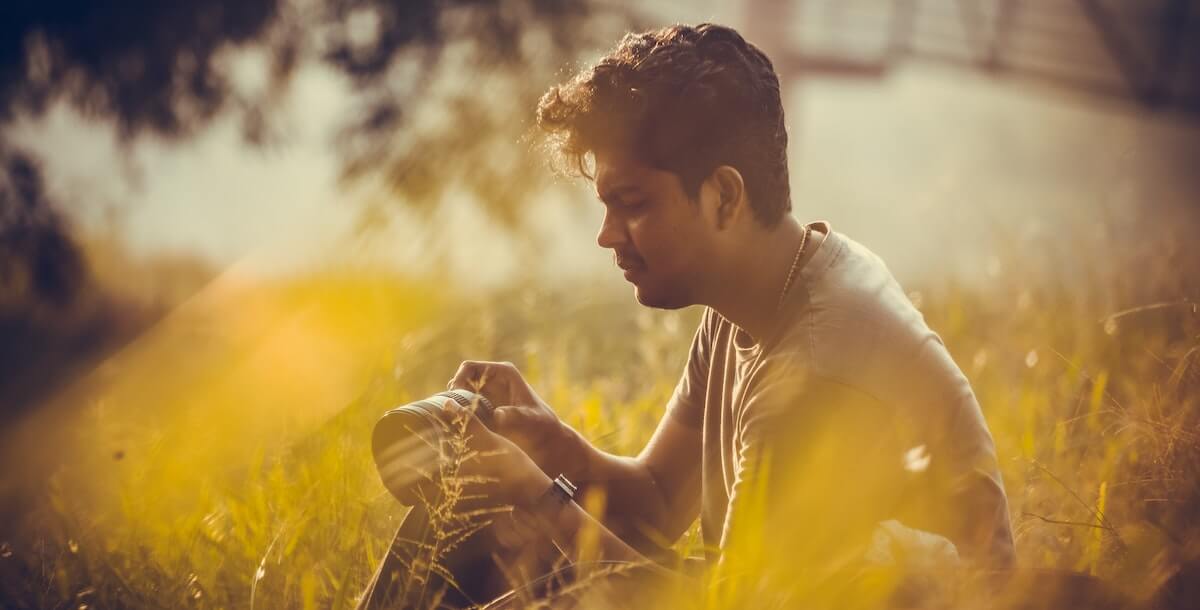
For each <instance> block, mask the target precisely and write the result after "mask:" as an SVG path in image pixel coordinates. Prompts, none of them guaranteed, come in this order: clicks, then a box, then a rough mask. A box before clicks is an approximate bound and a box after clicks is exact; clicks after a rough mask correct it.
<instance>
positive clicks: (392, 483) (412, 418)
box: [371, 389, 492, 505]
mask: <svg viewBox="0 0 1200 610" xmlns="http://www.w3.org/2000/svg"><path fill="white" fill-rule="evenodd" d="M447 399H450V400H453V401H454V402H456V403H458V404H460V405H462V406H463V407H464V408H467V409H472V408H473V409H474V410H475V416H476V417H478V418H479V419H480V420H481V421H482V422H483V423H484V425H486V426H488V427H491V423H492V422H491V415H492V404H491V403H490V402H489V401H488V399H487V398H484V397H483V395H481V394H476V393H475V392H470V391H468V390H457V389H456V390H448V391H445V392H438V393H437V394H434V395H433V396H430V397H428V398H424V399H422V400H418V401H416V402H411V403H408V404H406V405H403V406H400V407H396V408H394V409H391V410H389V411H388V412H387V413H384V414H383V417H382V418H380V419H379V422H378V423H376V424H375V431H374V433H373V434H372V435H371V451H372V453H374V455H375V467H376V468H378V469H379V477H380V478H381V479H382V480H383V485H384V487H387V489H388V491H390V492H391V493H392V495H393V496H395V497H396V499H397V500H400V501H401V502H402V503H404V504H407V505H415V504H417V503H418V502H419V501H420V498H421V490H422V489H425V490H426V491H432V490H434V489H435V488H433V487H431V485H435V484H436V483H437V473H438V470H439V466H440V464H441V463H442V460H443V459H444V458H446V457H448V456H447V452H448V448H447V447H446V444H445V442H444V441H445V440H446V439H445V435H444V432H445V424H444V423H443V421H442V419H441V417H440V416H439V413H440V412H441V410H442V405H443V404H445V402H446V400H447ZM427 497H428V498H430V499H432V496H427Z"/></svg>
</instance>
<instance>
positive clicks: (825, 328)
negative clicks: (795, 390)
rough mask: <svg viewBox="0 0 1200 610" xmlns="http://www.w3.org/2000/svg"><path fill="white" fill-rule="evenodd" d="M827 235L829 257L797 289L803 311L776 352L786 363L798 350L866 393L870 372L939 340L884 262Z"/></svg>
mask: <svg viewBox="0 0 1200 610" xmlns="http://www.w3.org/2000/svg"><path fill="white" fill-rule="evenodd" d="M831 236H832V237H833V239H834V240H835V241H834V245H833V250H832V252H831V256H830V257H829V260H828V262H827V264H826V265H825V267H824V268H823V269H820V270H818V271H819V273H814V274H813V275H812V276H810V277H809V278H807V279H808V281H806V282H805V283H804V284H803V285H802V289H803V290H804V291H805V292H806V294H805V297H806V303H805V306H804V309H803V312H802V314H801V315H799V316H797V318H796V320H795V321H794V323H793V324H791V325H790V326H789V327H788V329H787V330H786V332H785V333H784V337H783V338H782V340H781V342H780V345H779V348H780V352H781V354H783V355H785V357H784V359H785V360H796V359H797V357H798V355H797V354H796V353H795V352H801V353H802V357H803V359H804V360H805V361H806V362H808V363H809V364H810V365H811V366H812V367H813V369H814V372H815V373H817V374H820V375H821V376H822V377H825V378H828V379H831V380H837V381H840V382H842V383H846V384H849V385H853V386H859V387H863V388H864V389H866V387H865V386H869V385H871V383H870V380H869V379H866V378H867V377H869V376H870V374H871V372H872V370H874V369H876V368H878V367H886V366H887V365H888V364H894V363H895V362H896V360H897V359H902V358H905V357H906V355H907V354H911V353H912V352H915V351H916V350H917V349H919V348H920V346H921V345H922V344H924V343H925V342H927V341H931V340H932V341H937V342H939V343H940V339H938V338H937V336H936V334H934V333H933V332H932V330H930V328H929V327H928V326H927V325H926V323H925V319H924V316H922V314H921V312H920V311H918V310H917V309H916V307H914V306H913V304H912V302H911V301H910V300H909V298H908V296H907V294H905V292H904V290H903V288H901V286H900V283H899V282H898V281H897V280H896V278H895V277H894V276H893V275H892V272H891V270H890V269H888V266H887V264H886V263H885V262H884V261H883V259H881V258H880V257H879V256H878V255H877V254H875V253H874V252H873V251H871V250H870V249H869V248H867V247H866V246H864V245H863V244H860V243H858V242H857V241H854V240H853V239H851V238H850V237H847V236H846V235H844V234H841V233H836V232H834V233H832V234H831Z"/></svg>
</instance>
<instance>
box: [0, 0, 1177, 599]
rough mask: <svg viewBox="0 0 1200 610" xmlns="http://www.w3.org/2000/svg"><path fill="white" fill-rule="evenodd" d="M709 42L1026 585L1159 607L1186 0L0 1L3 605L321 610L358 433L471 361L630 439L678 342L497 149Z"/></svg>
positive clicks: (339, 546)
mask: <svg viewBox="0 0 1200 610" xmlns="http://www.w3.org/2000/svg"><path fill="white" fill-rule="evenodd" d="M701 21H715V22H720V23H725V24H728V25H732V26H734V27H736V28H738V29H739V30H740V31H741V32H742V33H743V34H744V35H745V36H746V37H747V38H748V39H749V40H750V41H752V42H754V43H756V44H757V45H759V46H760V47H762V48H763V49H764V50H766V51H767V53H768V55H769V56H770V57H772V59H773V61H774V63H775V66H776V69H777V71H778V72H779V74H780V77H781V80H782V82H783V85H784V89H785V103H786V110H787V113H788V128H789V133H790V136H791V140H790V142H791V144H790V145H791V150H790V151H789V152H790V158H791V164H792V167H791V171H792V189H793V205H794V214H795V215H796V216H797V217H799V218H800V219H801V220H803V221H806V222H807V221H812V220H820V219H824V220H828V221H830V222H831V223H832V225H833V227H834V228H835V229H836V230H838V231H841V232H843V233H845V234H847V235H849V236H850V237H852V238H854V239H856V240H858V241H860V242H862V243H863V244H865V245H867V246H868V247H869V248H871V249H872V250H874V251H875V252H877V253H878V254H879V255H880V256H881V257H882V258H883V259H884V260H885V261H887V263H888V265H889V266H890V267H891V269H892V271H893V272H894V273H895V274H896V276H897V278H898V279H899V280H900V281H901V283H902V284H903V285H904V286H905V287H906V289H908V290H909V291H910V296H911V298H912V299H913V301H914V303H916V304H917V305H918V307H919V308H921V309H922V311H923V312H924V313H925V314H926V316H927V319H928V320H929V321H930V324H931V326H933V328H934V329H935V330H937V331H938V332H939V333H941V334H942V335H943V337H944V338H945V339H946V340H947V344H948V345H949V347H950V348H951V351H952V352H953V353H954V355H955V357H956V359H957V360H958V362H959V365H960V367H962V368H963V369H964V371H965V372H967V374H968V376H969V377H971V379H972V382H973V383H974V384H975V386H976V389H977V393H979V394H980V397H981V402H982V403H983V406H984V409H985V412H986V414H987V416H988V419H989V422H990V423H991V425H992V428H993V431H994V432H995V434H996V436H997V443H998V446H999V448H1000V450H1001V457H1002V460H1006V461H1004V468H1005V476H1006V482H1007V483H1008V485H1009V493H1010V494H1011V495H1012V498H1013V510H1014V514H1013V518H1014V523H1015V524H1016V528H1017V532H1018V550H1019V552H1021V554H1022V557H1023V558H1024V559H1025V560H1026V561H1027V562H1029V563H1032V564H1034V565H1039V566H1046V567H1056V568H1064V569H1074V570H1080V571H1083V572H1087V573H1090V574H1093V575H1097V576H1099V577H1104V578H1106V579H1108V580H1111V581H1113V582H1118V581H1121V582H1135V581H1138V582H1141V583H1142V584H1141V585H1140V586H1142V587H1144V588H1145V590H1140V589H1139V590H1137V591H1134V592H1133V593H1131V594H1133V595H1139V596H1142V597H1145V598H1149V597H1151V596H1153V595H1159V596H1161V595H1165V594H1164V593H1162V591H1167V590H1172V589H1171V587H1172V586H1177V585H1178V583H1179V582H1182V580H1183V579H1182V577H1181V576H1180V575H1181V574H1184V573H1185V571H1184V568H1185V567H1186V566H1188V565H1191V564H1189V563H1188V562H1193V563H1194V561H1195V559H1196V557H1200V548H1197V546H1196V541H1197V537H1196V536H1194V535H1192V533H1191V532H1193V530H1194V527H1195V526H1194V525H1191V526H1187V525H1184V524H1185V523H1186V522H1187V519H1186V517H1187V515H1189V514H1195V513H1194V511H1195V510H1200V494H1198V493H1197V492H1196V489H1195V484H1194V483H1190V482H1189V483H1187V484H1183V483H1178V481H1194V480H1196V479H1197V478H1200V477H1197V476H1196V475H1197V471H1196V470H1195V469H1194V467H1195V465H1196V463H1197V462H1196V461H1195V459H1194V458H1195V457H1196V451H1195V449H1196V446H1197V444H1198V443H1200V441H1198V439H1197V438H1196V436H1195V432H1194V430H1195V428H1194V427H1193V426H1192V424H1194V423H1196V415H1197V407H1196V406H1195V404H1194V403H1195V402H1196V401H1195V394H1196V389H1197V378H1200V365H1194V363H1195V361H1196V360H1197V359H1200V356H1197V355H1196V354H1197V353H1200V352H1198V346H1200V331H1198V330H1197V326H1198V317H1197V313H1196V303H1197V300H1198V298H1200V244H1198V239H1197V235H1200V171H1198V168H1200V2H1196V1H1195V0H1153V1H1148V0H1105V1H1102V0H1044V1H1038V2H1032V1H1020V0H924V1H918V0H891V1H885V0H874V1H867V0H861V1H860V0H855V1H849V2H848V1H833V0H824V1H816V0H808V1H804V0H792V1H786V0H740V1H738V2H728V1H726V2H716V1H713V0H696V1H694V2H682V1H675V2H656V3H653V5H652V6H643V5H641V4H639V3H634V2H622V1H618V0H608V1H600V0H559V1H554V0H499V1H489V0H443V1H434V0H428V1H426V0H403V1H394V2H388V1H384V0H358V1H355V0H254V1H245V0H242V1H230V0H196V1H192V2H168V3H163V2H153V1H141V0H138V1H131V2H123V3H98V2H82V1H48V2H10V3H6V4H5V6H3V7H0V291H2V292H0V435H2V436H0V458H2V459H3V461H2V462H0V585H3V586H4V595H3V596H2V597H0V601H3V602H5V603H3V604H0V605H4V606H5V607H49V606H62V605H64V604H85V605H86V604H89V603H90V604H92V605H97V604H98V605H99V606H100V607H104V606H106V605H111V606H176V607H179V606H183V605H193V606H197V607H206V606H209V605H213V606H222V605H236V606H244V605H245V604H246V603H247V602H249V604H250V605H251V606H253V605H255V604H259V605H264V604H265V605H266V606H268V607H283V606H300V605H303V606H305V607H310V606H311V607H317V606H319V607H329V606H337V607H345V606H346V605H347V604H352V602H353V599H354V596H355V595H357V593H358V592H359V589H361V586H362V585H363V584H364V583H365V582H366V576H367V575H368V574H369V570H370V566H371V565H372V564H373V562H374V561H375V560H376V559H377V558H378V557H379V555H380V554H381V553H382V549H383V545H384V544H385V542H386V540H385V538H386V536H387V534H388V531H389V527H392V525H390V524H392V523H394V519H395V518H397V517H398V515H399V514H402V511H401V510H400V509H399V506H398V505H395V503H394V502H392V501H391V500H390V498H389V497H386V495H385V492H383V491H382V487H381V486H380V485H379V484H378V480H377V478H375V474H374V472H373V469H372V467H371V464H370V461H369V459H370V458H369V455H368V453H367V449H366V441H365V439H366V438H367V437H366V435H367V434H368V433H369V429H370V425H371V422H372V421H373V418H374V417H377V416H378V414H379V413H380V412H381V411H382V409H385V408H387V407H388V406H392V405H394V404H397V403H398V402H400V401H403V400H410V399H413V398H418V397H420V396H424V395H426V394H429V393H431V392H432V391H436V390H438V389H440V388H441V387H442V386H443V385H444V382H445V379H447V378H449V377H450V376H451V374H452V373H453V372H454V369H455V368H456V367H457V364H458V361H460V360H462V359H466V358H478V359H498V360H502V359H508V360H512V361H514V362H516V363H518V365H519V366H520V367H521V368H522V370H524V371H526V374H527V376H529V377H530V378H531V379H532V380H533V381H534V382H535V387H537V388H538V389H539V391H541V392H543V393H544V395H546V396H547V397H548V399H550V398H553V400H550V402H551V404H554V405H556V406H557V407H558V408H559V410H560V411H562V412H563V414H564V417H566V418H567V419H568V420H569V421H571V422H572V423H573V424H574V425H576V426H577V427H579V428H580V429H582V430H584V431H586V432H587V433H588V434H589V436H591V437H592V438H594V439H597V442H598V443H600V444H602V445H605V446H606V447H608V448H610V449H613V450H619V451H626V452H635V451H636V450H637V449H638V448H640V445H641V443H642V442H644V440H645V438H646V437H647V436H648V435H649V432H650V431H651V430H652V429H653V425H654V422H655V421H656V419H657V416H658V414H659V413H660V412H661V406H662V405H663V404H664V403H665V399H666V397H667V396H668V395H669V393H670V390H671V388H672V387H673V386H674V383H675V380H676V379H677V376H678V374H679V367H680V365H681V364H682V362H683V355H684V354H685V350H686V348H687V344H688V341H689V339H690V337H691V333H692V329H693V328H694V323H695V321H696V320H697V319H698V315H699V312H698V311H694V309H695V308H692V310H687V311H683V312H657V311H647V310H642V309H641V308H639V307H638V306H637V304H636V302H635V301H634V300H633V298H632V294H631V290H630V289H629V287H628V285H627V284H626V283H625V282H624V281H623V280H622V279H621V277H620V276H619V274H617V273H616V272H615V269H614V268H613V265H612V263H611V255H610V254H609V253H608V252H607V251H604V250H601V249H600V248H599V247H597V246H596V244H595V234H596V230H597V228H598V226H599V222H600V219H601V215H602V207H601V206H600V205H599V204H598V203H597V201H596V199H595V196H594V194H593V193H592V191H591V188H590V186H591V185H590V184H587V183H585V182H582V181H571V180H567V179H562V178H555V177H554V176H553V175H552V173H551V172H550V171H549V169H548V168H547V167H546V163H545V159H544V158H543V157H542V156H541V154H540V152H539V151H538V150H537V149H536V147H535V146H534V144H535V141H534V139H532V138H531V137H530V130H531V127H532V126H533V125H532V117H533V109H534V107H535V105H536V100H537V99H538V97H539V96H540V95H541V94H542V93H543V92H544V91H545V90H546V89H547V88H548V87H549V86H550V85H552V84H554V83H557V82H559V81H562V80H564V79H566V78H569V77H570V76H571V75H572V74H573V73H574V72H575V71H576V70H577V69H579V68H581V67H583V66H586V65H588V64H589V63H590V62H591V61H594V60H595V59H597V58H598V57H599V56H600V55H601V54H602V53H603V52H604V51H606V50H607V49H609V48H611V47H612V46H613V45H614V44H615V43H616V41H617V40H618V39H619V38H620V37H621V35H623V34H624V33H625V32H627V31H631V30H640V29H646V28H649V27H658V26H662V25H667V24H671V23H675V22H683V23H698V22H701ZM618 339H619V340H618ZM556 400H557V402H556ZM1081 416H1087V419H1086V421H1085V424H1086V425H1085V424H1078V422H1080V421H1083V420H1080V419H1079V418H1080V417H1081ZM1106 417H1108V418H1109V419H1105V418H1106ZM1076 424H1078V425H1076ZM1047 473H1053V475H1052V476H1050V477H1048V476H1047ZM1062 477H1068V479H1067V480H1066V481H1065V482H1064V481H1063V480H1060V479H1061V478H1062ZM1137 481H1140V483H1137ZM1169 481H1176V482H1177V483H1174V484H1172V485H1173V486H1172V485H1168V482H1169ZM1118 483H1120V485H1118ZM1155 485H1157V486H1158V487H1153V486H1155ZM1163 485H1166V487H1162V486H1163ZM1148 486H1149V487H1148ZM314 494H315V497H316V501H314ZM1110 494H1118V495H1114V496H1113V498H1112V499H1110V498H1109V496H1110ZM1119 494H1125V495H1119ZM1151 500H1153V501H1151ZM1081 505H1082V506H1081ZM1108 513H1112V514H1108ZM1047 520H1050V521H1047ZM1051 521H1064V522H1075V523H1083V524H1084V526H1085V527H1084V528H1083V529H1079V528H1072V527H1071V526H1069V525H1067V526H1063V525H1062V524H1058V525H1056V524H1054V523H1051ZM1124 526H1128V527H1133V528H1135V529H1136V531H1137V533H1134V534H1130V533H1128V532H1124V533H1122V530H1121V528H1122V527H1124ZM1189 528H1191V529H1189ZM1093 530H1098V531H1100V532H1101V534H1100V535H1096V534H1095V533H1094V531H1093ZM348 531H353V534H352V535H350V534H346V533H345V532H348ZM1134 539H1136V540H1139V541H1140V540H1146V541H1147V542H1145V543H1144V550H1145V553H1144V554H1145V555H1146V556H1145V557H1143V556H1141V555H1137V558H1136V560H1134V559H1130V556H1131V552H1130V551H1129V549H1130V548H1135V549H1143V547H1142V546H1138V544H1139V543H1136V542H1131V540H1134ZM331 548H332V549H335V550H334V551H332V552H330V551H328V549H331ZM184 549H186V550H184ZM1139 552H1141V551H1139ZM1135 555H1136V554H1135ZM1172 579H1174V580H1172ZM1172 583H1175V584H1172ZM263 591H267V592H268V593H266V595H268V596H269V597H267V599H268V600H272V601H269V602H264V601H263V597H261V596H262V595H264V593H263ZM1172 594H1173V595H1178V593H1172ZM256 596H257V597H256ZM312 604H315V606H312Z"/></svg>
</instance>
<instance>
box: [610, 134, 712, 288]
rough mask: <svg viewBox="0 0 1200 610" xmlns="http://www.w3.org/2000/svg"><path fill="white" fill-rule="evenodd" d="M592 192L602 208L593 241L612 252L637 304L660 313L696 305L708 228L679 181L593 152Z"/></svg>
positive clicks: (620, 158)
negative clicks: (593, 188) (594, 167)
mask: <svg viewBox="0 0 1200 610" xmlns="http://www.w3.org/2000/svg"><path fill="white" fill-rule="evenodd" d="M596 194H597V196H598V197H599V198H600V201H601V202H602V203H603V204H604V208H605V212H604V222H603V224H601V225H600V233H599V234H598V235H597V236H596V243H598V244H599V245H600V247H601V248H609V249H611V250H612V251H613V256H614V259H615V262H616V264H617V266H618V267H620V268H621V269H622V270H623V271H624V272H625V279H626V280H628V281H629V282H630V283H632V284H633V285H634V294H635V296H636V297H637V300H638V302H639V303H641V304H642V305H646V306H647V307H657V308H660V309H678V308H681V307H687V306H688V305H692V304H695V303H697V302H698V301H697V299H696V289H697V287H698V286H700V282H699V280H700V279H701V273H702V271H703V269H704V266H705V264H706V260H705V257H704V256H703V252H705V246H706V244H707V243H708V237H709V227H708V225H707V224H706V223H705V221H704V216H703V214H701V211H700V207H699V205H697V202H693V201H690V200H689V199H688V196H687V193H686V192H684V190H683V183H682V182H680V180H679V177H678V176H676V175H675V174H672V173H670V172H666V171H662V170H658V169H654V168H652V167H648V166H646V165H643V164H640V163H638V162H636V161H633V160H632V159H630V158H628V157H627V156H624V155H619V154H612V153H602V152H597V153H596Z"/></svg>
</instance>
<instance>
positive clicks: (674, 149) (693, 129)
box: [537, 23, 792, 227]
mask: <svg viewBox="0 0 1200 610" xmlns="http://www.w3.org/2000/svg"><path fill="white" fill-rule="evenodd" d="M537 124H538V127H540V128H541V130H542V132H543V134H544V135H545V136H546V141H547V143H548V144H549V146H548V148H549V149H550V152H551V153H552V155H553V157H552V160H553V161H554V162H555V163H554V165H555V166H556V167H557V168H558V169H559V170H560V171H565V172H566V173H570V174H576V175H581V176H583V177H586V178H588V179H592V178H594V176H593V175H592V174H591V172H589V170H588V168H587V160H586V157H587V155H588V153H594V152H595V151H596V150H598V149H609V148H615V149H616V150H621V151H623V152H627V153H630V154H632V155H634V158H636V159H638V160H639V161H640V162H643V163H645V164H647V165H649V166H651V167H655V168H658V169H661V170H665V171H669V172H672V173H674V174H676V175H677V176H679V178H680V181H681V182H682V183H683V187H684V190H685V191H686V192H687V194H688V196H689V197H690V198H691V199H692V200H695V199H696V198H697V196H698V194H699V191H700V184H701V183H702V182H703V181H704V179H705V178H707V177H708V176H709V175H710V174H711V173H712V171H713V170H714V169H716V168H717V167H719V166H721V165H730V166H732V167H734V168H736V169H737V170H738V171H739V172H741V174H742V178H743V181H744V182H745V185H746V192H747V195H748V196H749V199H750V205H751V208H752V210H753V212H754V216H755V218H757V219H758V221H759V222H760V223H762V224H763V225H764V226H767V227H771V226H774V225H775V224H776V223H778V222H779V221H780V219H781V218H782V217H783V215H784V214H785V213H787V212H788V211H790V210H791V209H792V204H791V192H790V188H789V186H788V168H787V130H786V128H785V127H784V116H783V104H782V102H781V100H780V92H779V78H778V77H777V76H776V74H775V69H774V67H773V66H772V65H771V60H770V59H768V58H767V56H766V55H765V54H764V53H763V52H762V51H761V50H759V49H758V48H757V47H755V46H754V45H752V44H750V43H749V42H747V41H746V40H745V39H744V38H742V36H741V34H738V33H737V31H735V30H733V29H732V28H728V27H725V26H720V25H714V24H711V23H703V24H700V25H698V26H696V27H691V26H685V25H674V26H670V27H665V28H661V29H657V30H652V31H649V32H643V33H640V34H626V35H625V37H624V38H623V39H622V40H621V42H620V43H619V44H618V45H617V47H616V48H615V49H614V50H612V51H611V52H610V53H608V54H607V55H605V56H604V57H603V58H601V59H600V60H599V62H597V63H596V65H595V66H593V67H591V68H589V69H586V70H583V71H581V72H580V73H579V74H578V75H576V76H575V77H574V78H572V79H571V80H570V81H568V82H566V83H563V84H560V85H556V86H554V87H551V88H550V90H549V91H547V92H546V93H545V94H544V95H543V96H542V98H541V100H540V101H539V102H538V108H537Z"/></svg>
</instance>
